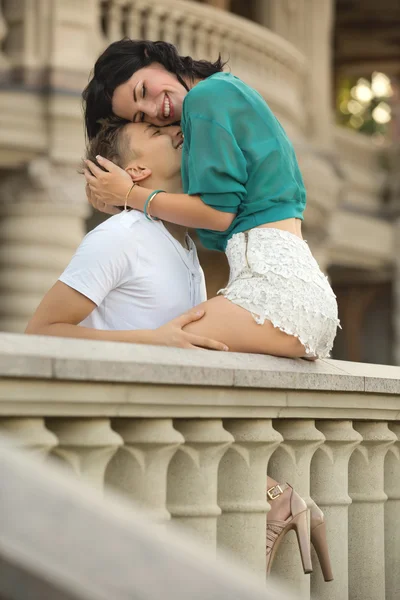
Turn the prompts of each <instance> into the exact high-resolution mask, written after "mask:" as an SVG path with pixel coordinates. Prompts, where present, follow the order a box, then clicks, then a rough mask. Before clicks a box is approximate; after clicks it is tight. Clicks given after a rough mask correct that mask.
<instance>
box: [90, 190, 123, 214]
mask: <svg viewBox="0 0 400 600" xmlns="http://www.w3.org/2000/svg"><path fill="white" fill-rule="evenodd" d="M86 198H87V200H88V202H89V204H91V205H92V206H93V208H94V209H95V210H98V211H99V212H102V213H105V214H106V215H117V214H118V213H120V212H121V210H120V209H119V208H116V207H115V206H111V204H110V205H109V204H105V203H104V202H101V201H99V200H97V198H96V197H95V196H94V195H93V194H92V192H91V191H90V187H89V184H88V183H87V184H86Z"/></svg>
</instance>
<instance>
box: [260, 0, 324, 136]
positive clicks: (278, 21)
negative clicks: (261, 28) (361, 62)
mask: <svg viewBox="0 0 400 600" xmlns="http://www.w3.org/2000/svg"><path fill="white" fill-rule="evenodd" d="M258 5H259V7H260V8H259V11H260V12H259V15H258V19H259V21H260V22H261V23H263V24H264V25H265V26H266V27H268V28H269V29H271V30H272V31H274V32H275V33H277V34H278V35H280V36H282V37H283V38H285V39H286V40H288V41H289V42H291V43H292V44H293V45H294V46H296V48H298V49H299V50H300V51H301V52H303V53H304V54H305V56H306V57H307V59H308V66H309V69H308V73H309V77H308V84H307V86H305V89H306V90H307V91H306V93H307V98H304V102H305V110H307V116H308V130H311V133H312V136H311V137H312V139H313V141H315V142H317V143H318V144H319V145H321V146H323V147H329V146H331V145H332V134H333V127H332V126H333V122H334V120H333V110H334V107H333V106H332V89H333V88H332V31H333V23H334V0H270V1H269V2H259V3H258Z"/></svg>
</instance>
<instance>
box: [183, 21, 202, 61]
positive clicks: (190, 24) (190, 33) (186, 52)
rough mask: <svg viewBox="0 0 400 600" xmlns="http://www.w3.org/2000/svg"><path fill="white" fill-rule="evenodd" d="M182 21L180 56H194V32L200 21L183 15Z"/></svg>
mask: <svg viewBox="0 0 400 600" xmlns="http://www.w3.org/2000/svg"><path fill="white" fill-rule="evenodd" d="M182 16H183V18H182V21H181V25H180V32H179V33H180V43H179V54H181V55H182V56H193V54H194V51H195V49H194V44H193V42H194V32H195V30H196V27H197V25H198V20H197V19H196V18H195V17H191V16H189V15H182Z"/></svg>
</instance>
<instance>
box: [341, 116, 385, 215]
mask: <svg viewBox="0 0 400 600" xmlns="http://www.w3.org/2000/svg"><path fill="white" fill-rule="evenodd" d="M334 146H335V150H336V154H337V157H338V164H339V168H340V170H341V171H342V174H343V177H344V180H345V181H346V186H345V189H344V190H343V196H344V198H345V204H346V205H347V206H351V207H352V208H354V209H355V211H357V212H362V213H367V214H368V213H369V214H371V215H373V216H375V215H376V214H377V213H378V214H379V213H380V212H381V210H382V193H383V191H384V186H385V185H386V183H387V177H388V174H387V171H385V170H384V168H383V162H382V160H383V155H384V152H385V146H382V145H378V144H377V143H376V142H375V141H374V140H373V139H372V138H371V137H370V136H367V135H365V134H362V133H359V132H356V131H352V130H351V129H349V128H346V127H342V126H336V128H335V132H334Z"/></svg>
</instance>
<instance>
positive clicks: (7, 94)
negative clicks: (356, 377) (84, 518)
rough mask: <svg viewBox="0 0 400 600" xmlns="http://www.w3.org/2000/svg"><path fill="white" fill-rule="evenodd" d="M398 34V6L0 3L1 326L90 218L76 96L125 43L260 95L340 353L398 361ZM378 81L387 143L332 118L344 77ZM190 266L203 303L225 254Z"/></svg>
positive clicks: (35, 295) (365, 2)
mask: <svg viewBox="0 0 400 600" xmlns="http://www.w3.org/2000/svg"><path fill="white" fill-rule="evenodd" d="M399 26H400V7H399V3H398V2H396V1H395V0H381V2H380V3H379V6H377V3H376V1H372V0H336V1H335V0H258V1H257V0H247V2H242V1H241V0H209V1H208V2H192V1H189V0H187V1H185V0H107V1H104V0H32V1H31V2H22V1H20V0H18V1H16V0H2V1H0V73H1V88H0V211H1V214H0V330H3V331H23V329H24V327H25V325H26V323H27V320H28V319H29V317H30V316H31V314H32V313H33V311H34V310H35V307H36V306H37V304H38V303H39V301H40V300H41V298H42V296H43V295H44V293H45V292H46V291H47V289H48V288H49V287H50V286H51V285H52V284H53V283H54V281H55V280H56V279H57V277H58V275H59V274H60V273H61V271H62V270H63V268H64V267H65V265H66V264H67V262H68V260H69V259H70V257H71V256H72V254H73V252H74V250H75V248H76V247H77V245H78V244H79V243H80V241H81V238H82V236H83V234H84V233H85V231H86V230H87V228H88V227H91V226H93V225H94V224H95V222H96V219H98V216H94V217H93V216H91V214H90V210H89V207H88V205H87V202H86V199H85V194H84V185H83V181H82V176H81V175H79V174H78V173H77V167H78V165H79V160H80V157H81V156H82V154H83V148H84V136H83V122H82V110H81V101H80V93H81V90H82V89H83V87H84V86H85V84H86V82H87V79H88V73H89V72H90V70H91V68H92V66H93V62H94V60H95V58H96V57H97V56H98V54H99V53H100V52H101V50H102V49H103V48H104V47H105V46H106V45H107V44H108V43H109V42H111V41H113V40H115V39H119V38H121V37H123V36H125V35H127V36H129V37H132V38H149V39H164V40H168V41H171V42H173V43H175V44H176V45H177V46H178V48H179V50H180V52H181V53H182V54H189V55H192V56H194V57H196V58H210V59H211V58H215V57H216V56H217V55H218V53H219V52H221V54H222V56H223V58H225V59H229V66H230V68H231V70H232V72H233V73H234V74H236V75H238V76H239V77H241V78H242V79H244V80H245V81H246V82H247V83H249V84H250V85H252V86H253V87H255V88H256V89H258V91H259V92H260V93H261V94H262V95H263V96H264V98H265V99H266V100H267V102H268V103H269V105H270V106H271V108H272V110H273V111H274V112H275V114H276V115H277V117H278V118H279V119H280V121H281V123H282V125H283V126H284V127H285V129H286V131H287V132H288V134H289V136H290V137H291V139H292V140H293V142H294V144H295V147H296V151H297V154H298V158H299V162H300V166H301V169H302V172H303V176H304V179H305V183H306V187H307V191H308V208H307V212H306V221H305V226H304V237H305V239H307V240H308V242H309V244H310V246H311V248H312V250H313V252H314V254H315V256H316V258H317V260H318V261H319V263H320V264H321V266H322V268H323V269H324V270H325V271H326V272H327V273H328V274H329V276H330V278H331V281H332V283H333V286H334V289H335V291H336V293H337V296H338V300H339V306H340V317H341V320H342V325H343V330H342V332H340V334H339V336H338V339H337V343H336V346H335V357H337V358H343V359H347V360H361V361H366V362H375V363H389V364H390V363H394V364H400V249H399V248H398V246H399V244H400V242H399V241H398V239H399V236H400V177H399V175H398V172H399V168H398V167H399V164H400V143H399V142H400V133H399V127H400V125H399V124H400V118H399V116H398V108H396V106H397V107H398V106H400V101H399V99H398V98H397V105H396V79H397V78H398V77H399V76H400V52H399V46H400V39H399V34H398V31H399V30H400V29H399ZM377 71H378V72H381V73H384V74H386V75H387V76H389V77H390V78H391V80H392V81H393V93H394V96H393V106H392V116H393V118H392V124H391V128H390V135H389V136H388V137H387V138H385V139H384V138H382V137H379V136H375V137H371V136H367V135H365V134H363V133H360V132H357V131H355V130H351V129H350V128H345V127H343V126H339V125H336V122H335V114H334V112H335V102H336V97H337V91H338V85H339V83H338V82H339V80H340V78H343V77H354V76H356V77H366V78H368V77H370V76H371V75H372V73H374V72H377ZM397 93H398V92H397ZM396 111H397V112H396ZM396 115H397V116H396ZM200 255H201V260H202V263H203V266H204V268H205V271H206V277H207V281H208V290H209V294H210V295H211V294H214V293H215V292H216V291H217V289H219V288H220V287H222V286H223V284H224V283H225V280H226V277H227V265H226V262H225V257H224V256H223V255H220V254H215V253H211V252H208V251H206V250H204V249H200Z"/></svg>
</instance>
